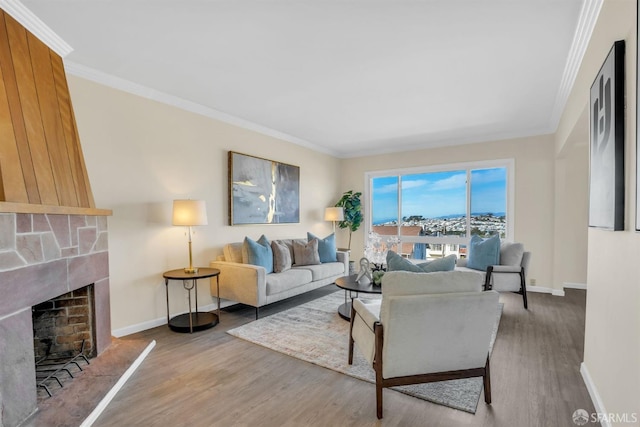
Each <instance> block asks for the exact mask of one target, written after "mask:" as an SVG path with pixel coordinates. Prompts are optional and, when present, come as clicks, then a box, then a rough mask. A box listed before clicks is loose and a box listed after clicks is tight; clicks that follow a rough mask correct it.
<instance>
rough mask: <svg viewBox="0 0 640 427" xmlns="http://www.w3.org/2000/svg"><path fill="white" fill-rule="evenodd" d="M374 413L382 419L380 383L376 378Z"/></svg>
mask: <svg viewBox="0 0 640 427" xmlns="http://www.w3.org/2000/svg"><path fill="white" fill-rule="evenodd" d="M376 415H377V416H378V419H379V420H381V419H382V384H381V383H380V382H379V381H377V380H376Z"/></svg>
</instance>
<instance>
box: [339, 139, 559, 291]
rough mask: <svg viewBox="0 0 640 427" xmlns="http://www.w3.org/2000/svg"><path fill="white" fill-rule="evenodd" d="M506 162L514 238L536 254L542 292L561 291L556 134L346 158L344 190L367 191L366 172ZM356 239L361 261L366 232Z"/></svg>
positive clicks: (534, 268) (533, 270)
mask: <svg viewBox="0 0 640 427" xmlns="http://www.w3.org/2000/svg"><path fill="white" fill-rule="evenodd" d="M507 158H513V159H515V174H516V177H515V182H516V184H515V185H516V189H515V215H514V216H515V236H514V239H515V240H516V241H519V242H522V243H523V244H524V245H525V247H526V248H527V250H530V251H531V252H532V260H531V266H530V270H529V273H528V276H529V279H532V278H533V279H536V283H537V286H540V287H547V288H557V289H561V285H558V284H555V283H553V277H552V271H553V249H554V245H553V235H554V220H553V213H554V212H553V206H554V174H555V168H554V158H555V155H554V139H553V138H552V136H551V135H542V136H537V137H530V138H520V139H512V140H504V141H494V142H485V143H479V144H470V145H460V146H454V147H442V148H434V149H429V150H419V151H407V152H400V153H394V154H385V155H379V156H369V157H359V158H354V159H344V160H342V173H341V175H342V183H341V185H342V186H343V188H344V189H345V190H347V189H354V190H357V191H363V190H364V185H365V182H364V173H365V172H367V171H375V170H385V169H394V168H404V167H414V166H423V165H438V164H448V163H459V162H470V161H480V160H493V159H507ZM353 239H354V241H353V243H352V245H351V249H352V258H353V259H359V258H360V257H361V256H362V253H363V246H364V227H362V228H361V229H360V230H358V231H357V232H356V233H355V234H354V237H353Z"/></svg>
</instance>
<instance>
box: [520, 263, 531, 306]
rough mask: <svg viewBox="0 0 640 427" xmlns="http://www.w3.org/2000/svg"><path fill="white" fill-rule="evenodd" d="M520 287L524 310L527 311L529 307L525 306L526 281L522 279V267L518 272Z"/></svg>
mask: <svg viewBox="0 0 640 427" xmlns="http://www.w3.org/2000/svg"><path fill="white" fill-rule="evenodd" d="M520 287H521V288H522V300H523V302H524V308H525V310H528V309H529V307H528V306H527V284H526V280H525V279H524V267H523V268H522V269H521V270H520Z"/></svg>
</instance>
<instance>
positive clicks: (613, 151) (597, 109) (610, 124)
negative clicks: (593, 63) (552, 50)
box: [589, 41, 624, 230]
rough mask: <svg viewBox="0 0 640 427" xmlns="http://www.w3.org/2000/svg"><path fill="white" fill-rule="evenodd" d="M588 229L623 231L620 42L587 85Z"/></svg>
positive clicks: (622, 74)
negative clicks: (588, 115)
mask: <svg viewBox="0 0 640 427" xmlns="http://www.w3.org/2000/svg"><path fill="white" fill-rule="evenodd" d="M589 99H590V108H589V113H590V144H589V227H596V228H603V229H607V230H624V41H617V42H615V43H614V45H613V47H612V48H611V50H610V51H609V54H608V55H607V59H606V60H605V62H604V64H602V67H601V68H600V71H599V72H598V75H597V76H596V79H595V80H594V82H593V84H592V85H591V96H590V98H589Z"/></svg>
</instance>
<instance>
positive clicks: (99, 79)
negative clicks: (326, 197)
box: [0, 0, 338, 157]
mask: <svg viewBox="0 0 640 427" xmlns="http://www.w3.org/2000/svg"><path fill="white" fill-rule="evenodd" d="M0 1H2V0H0ZM64 68H65V70H66V72H67V73H68V74H72V75H74V76H77V77H81V78H83V79H86V80H90V81H92V82H95V83H99V84H101V85H104V86H108V87H111V88H113V89H117V90H121V91H123V92H127V93H130V94H133V95H137V96H140V97H142V98H146V99H150V100H152V101H156V102H160V103H163V104H167V105H171V106H173V107H177V108H180V109H181V110H185V111H189V112H192V113H195V114H199V115H201V116H205V117H209V118H211V119H215V120H219V121H221V122H225V123H229V124H231V125H234V126H238V127H240V128H243V129H247V130H251V131H254V132H257V133H260V134H263V135H267V136H270V137H273V138H276V139H280V140H283V141H286V142H291V143H293V144H297V145H300V146H302V147H305V148H309V149H311V150H313V151H317V152H321V153H324V154H328V155H331V156H334V157H338V153H336V152H333V151H331V150H328V149H326V148H324V147H321V146H319V145H316V144H313V143H311V142H309V141H305V140H303V139H300V138H297V137H295V136H292V135H289V134H286V133H283V132H279V131H277V130H275V129H271V128H268V127H266V126H262V125H259V124H257V123H254V122H251V121H249V120H245V119H242V118H239V117H236V116H233V115H231V114H227V113H223V112H222V111H218V110H215V109H213V108H210V107H206V106H204V105H201V104H198V103H195V102H192V101H187V100H186V99H182V98H179V97H177V96H173V95H169V94H167V93H164V92H161V91H159V90H156V89H152V88H150V87H147V86H143V85H141V84H138V83H134V82H131V81H129V80H125V79H122V78H120V77H116V76H113V75H111V74H107V73H104V72H102V71H99V70H96V69H94V68H90V67H87V66H84V65H81V64H78V63H75V62H72V61H65V62H64Z"/></svg>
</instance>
